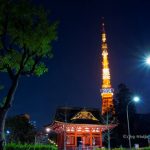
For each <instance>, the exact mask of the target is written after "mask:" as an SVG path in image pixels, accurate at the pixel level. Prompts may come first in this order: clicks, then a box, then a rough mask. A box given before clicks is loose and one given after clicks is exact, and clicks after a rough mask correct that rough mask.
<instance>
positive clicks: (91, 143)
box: [90, 130, 93, 146]
mask: <svg viewBox="0 0 150 150" xmlns="http://www.w3.org/2000/svg"><path fill="white" fill-rule="evenodd" d="M92 145H93V140H92V130H90V146H92Z"/></svg>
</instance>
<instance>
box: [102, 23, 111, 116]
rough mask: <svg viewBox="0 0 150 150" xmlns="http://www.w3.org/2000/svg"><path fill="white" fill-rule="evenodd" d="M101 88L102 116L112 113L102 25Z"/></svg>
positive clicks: (107, 61)
mask: <svg viewBox="0 0 150 150" xmlns="http://www.w3.org/2000/svg"><path fill="white" fill-rule="evenodd" d="M101 49H102V88H101V97H102V114H106V113H107V112H110V111H112V112H114V104H113V92H114V90H113V88H112V87H111V77H110V69H109V60H108V46H107V41H106V32H105V26H104V23H102V45H101Z"/></svg>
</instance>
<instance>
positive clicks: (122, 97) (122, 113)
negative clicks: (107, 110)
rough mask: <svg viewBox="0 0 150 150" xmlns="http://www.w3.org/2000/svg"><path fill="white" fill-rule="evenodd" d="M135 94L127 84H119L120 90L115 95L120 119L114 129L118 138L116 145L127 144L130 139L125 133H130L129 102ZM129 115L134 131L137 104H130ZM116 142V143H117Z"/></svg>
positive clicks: (118, 118)
mask: <svg viewBox="0 0 150 150" xmlns="http://www.w3.org/2000/svg"><path fill="white" fill-rule="evenodd" d="M132 97H133V94H132V92H131V91H130V89H129V88H128V87H127V86H126V85H125V84H119V85H118V91H117V93H116V95H115V112H116V114H115V115H116V117H117V120H118V126H117V127H116V128H115V129H114V135H113V136H115V138H116V141H115V142H116V145H118V146H120V145H122V146H126V145H127V144H128V139H127V138H126V137H124V135H128V132H127V116H126V114H127V112H126V108H127V104H128V102H129V101H131V100H132ZM129 114H130V115H129V117H130V128H131V130H132V131H134V127H133V126H134V119H135V114H136V109H135V104H134V103H132V104H130V105H129ZM115 142H114V143H115Z"/></svg>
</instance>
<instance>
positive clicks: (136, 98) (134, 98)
mask: <svg viewBox="0 0 150 150" xmlns="http://www.w3.org/2000/svg"><path fill="white" fill-rule="evenodd" d="M139 101H140V98H139V97H138V96H134V97H133V98H132V100H131V101H129V102H128V104H127V108H126V111H127V125H128V140H129V148H130V150H131V135H130V124H129V112H128V108H129V104H131V103H133V102H135V103H137V102H139Z"/></svg>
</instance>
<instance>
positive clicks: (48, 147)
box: [5, 143, 58, 150]
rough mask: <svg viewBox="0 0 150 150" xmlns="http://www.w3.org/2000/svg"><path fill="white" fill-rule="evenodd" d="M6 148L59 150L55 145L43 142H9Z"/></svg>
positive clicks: (12, 149) (11, 149)
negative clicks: (34, 143)
mask: <svg viewBox="0 0 150 150" xmlns="http://www.w3.org/2000/svg"><path fill="white" fill-rule="evenodd" d="M5 150H58V149H57V147H56V146H55V145H50V144H49V145H43V144H36V145H33V144H15V143H11V144H7V145H6V146H5Z"/></svg>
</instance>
